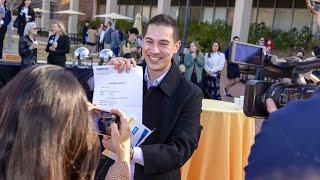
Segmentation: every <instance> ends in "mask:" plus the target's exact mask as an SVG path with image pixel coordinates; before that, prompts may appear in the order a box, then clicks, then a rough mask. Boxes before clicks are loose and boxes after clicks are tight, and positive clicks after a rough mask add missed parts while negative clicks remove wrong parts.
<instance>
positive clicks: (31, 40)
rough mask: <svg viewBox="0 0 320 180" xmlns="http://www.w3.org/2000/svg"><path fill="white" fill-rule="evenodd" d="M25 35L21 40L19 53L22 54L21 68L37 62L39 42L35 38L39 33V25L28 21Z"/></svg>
mask: <svg viewBox="0 0 320 180" xmlns="http://www.w3.org/2000/svg"><path fill="white" fill-rule="evenodd" d="M23 35H24V36H23V37H21V38H20V40H19V55H20V56H21V64H20V65H21V66H20V68H21V69H25V68H27V67H30V66H33V65H35V64H37V51H38V42H37V41H36V39H35V36H36V35H37V25H36V23H34V22H29V23H27V25H26V27H25V29H24V33H23Z"/></svg>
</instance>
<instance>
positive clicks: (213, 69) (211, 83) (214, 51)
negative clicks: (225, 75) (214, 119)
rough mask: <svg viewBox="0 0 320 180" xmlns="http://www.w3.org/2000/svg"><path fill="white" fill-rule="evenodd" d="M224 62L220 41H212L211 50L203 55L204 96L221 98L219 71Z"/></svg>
mask: <svg viewBox="0 0 320 180" xmlns="http://www.w3.org/2000/svg"><path fill="white" fill-rule="evenodd" d="M224 63H225V55H224V53H222V52H221V48H220V43H219V42H217V41H213V43H212V46H211V51H210V52H209V53H207V54H206V56H205V65H204V69H205V71H206V73H205V75H204V98H209V99H216V100H221V96H220V72H221V70H222V69H223V66H224Z"/></svg>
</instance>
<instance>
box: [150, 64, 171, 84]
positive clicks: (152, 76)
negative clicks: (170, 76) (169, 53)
mask: <svg viewBox="0 0 320 180" xmlns="http://www.w3.org/2000/svg"><path fill="white" fill-rule="evenodd" d="M170 67H171V64H169V66H168V67H167V68H166V69H165V70H164V71H161V72H159V71H153V70H150V69H149V68H148V66H147V73H148V76H149V79H150V81H151V82H153V81H155V80H156V79H158V78H159V77H160V76H162V75H163V74H164V73H166V72H168V70H169V69H170Z"/></svg>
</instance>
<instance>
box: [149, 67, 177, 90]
mask: <svg viewBox="0 0 320 180" xmlns="http://www.w3.org/2000/svg"><path fill="white" fill-rule="evenodd" d="M170 68H171V65H170V67H169V68H168V70H167V71H166V72H165V73H163V74H162V75H161V76H160V77H158V78H157V79H156V80H154V81H151V80H150V78H149V73H148V66H146V69H145V73H144V80H145V81H146V82H147V86H148V89H149V88H150V87H151V86H154V87H157V86H159V84H160V83H161V81H162V80H163V78H164V77H166V75H167V74H168V72H169V70H170Z"/></svg>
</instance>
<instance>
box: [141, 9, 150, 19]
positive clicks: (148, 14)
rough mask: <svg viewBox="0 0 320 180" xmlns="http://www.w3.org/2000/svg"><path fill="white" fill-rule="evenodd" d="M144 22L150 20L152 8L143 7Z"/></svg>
mask: <svg viewBox="0 0 320 180" xmlns="http://www.w3.org/2000/svg"><path fill="white" fill-rule="evenodd" d="M142 17H143V18H142V20H144V19H146V20H149V17H150V6H143V7H142Z"/></svg>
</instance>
